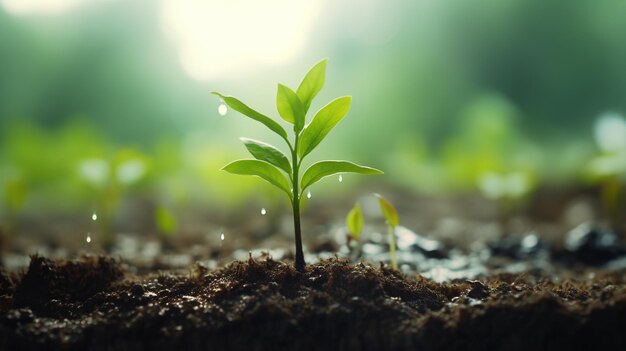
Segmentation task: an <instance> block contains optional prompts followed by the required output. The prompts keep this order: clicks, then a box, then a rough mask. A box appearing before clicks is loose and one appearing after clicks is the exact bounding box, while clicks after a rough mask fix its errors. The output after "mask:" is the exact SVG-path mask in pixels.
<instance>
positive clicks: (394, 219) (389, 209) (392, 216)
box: [374, 194, 400, 227]
mask: <svg viewBox="0 0 626 351" xmlns="http://www.w3.org/2000/svg"><path fill="white" fill-rule="evenodd" d="M374 195H375V196H376V197H377V198H378V203H379V205H380V209H381V210H382V211H383V215H384V216H385V218H386V219H387V223H389V225H390V226H392V227H397V226H398V225H399V224H400V218H398V211H396V208H395V207H393V205H392V204H391V202H389V201H388V200H387V199H385V198H384V197H383V196H382V195H380V194H374Z"/></svg>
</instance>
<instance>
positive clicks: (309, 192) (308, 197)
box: [306, 190, 311, 199]
mask: <svg viewBox="0 0 626 351" xmlns="http://www.w3.org/2000/svg"><path fill="white" fill-rule="evenodd" d="M306 198H307V199H310V198H311V190H309V191H307V193H306Z"/></svg>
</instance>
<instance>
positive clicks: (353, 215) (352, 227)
mask: <svg viewBox="0 0 626 351" xmlns="http://www.w3.org/2000/svg"><path fill="white" fill-rule="evenodd" d="M346 227H348V242H350V241H352V240H359V236H361V230H363V212H362V211H361V204H360V203H358V202H357V203H355V204H354V207H353V208H352V209H351V210H350V212H348V215H347V216H346Z"/></svg>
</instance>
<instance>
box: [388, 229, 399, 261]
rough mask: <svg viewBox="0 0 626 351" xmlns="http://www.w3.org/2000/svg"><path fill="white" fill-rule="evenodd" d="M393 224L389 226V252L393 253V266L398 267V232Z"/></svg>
mask: <svg viewBox="0 0 626 351" xmlns="http://www.w3.org/2000/svg"><path fill="white" fill-rule="evenodd" d="M394 229H395V228H394V227H393V226H391V225H390V226H389V254H390V255H391V268H393V269H398V257H397V256H396V233H395V230H394Z"/></svg>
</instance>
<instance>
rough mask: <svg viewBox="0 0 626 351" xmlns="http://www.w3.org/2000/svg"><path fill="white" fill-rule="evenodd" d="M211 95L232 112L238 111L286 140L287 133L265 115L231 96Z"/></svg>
mask: <svg viewBox="0 0 626 351" xmlns="http://www.w3.org/2000/svg"><path fill="white" fill-rule="evenodd" d="M211 94H214V95H217V96H219V97H220V98H222V100H224V102H225V103H226V105H228V106H229V107H230V108H232V109H233V110H235V111H238V112H240V113H242V114H244V115H246V116H248V117H250V118H252V119H253V120H255V121H258V122H261V123H263V124H264V125H265V126H266V127H268V128H269V129H271V130H272V131H273V132H274V133H276V134H278V135H280V136H281V137H282V138H283V139H285V140H287V132H285V129H283V127H281V126H280V124H278V123H276V122H275V121H274V120H273V119H271V118H269V117H267V116H266V115H264V114H262V113H260V112H257V111H255V110H253V109H252V108H250V107H248V105H246V104H244V103H243V102H241V101H239V100H238V99H237V98H235V97H233V96H225V95H222V94H220V93H218V92H216V91H213V92H211Z"/></svg>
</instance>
